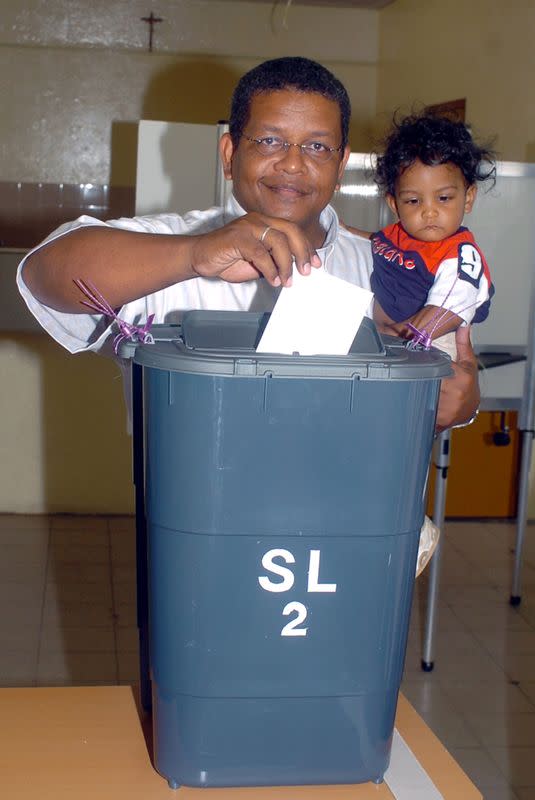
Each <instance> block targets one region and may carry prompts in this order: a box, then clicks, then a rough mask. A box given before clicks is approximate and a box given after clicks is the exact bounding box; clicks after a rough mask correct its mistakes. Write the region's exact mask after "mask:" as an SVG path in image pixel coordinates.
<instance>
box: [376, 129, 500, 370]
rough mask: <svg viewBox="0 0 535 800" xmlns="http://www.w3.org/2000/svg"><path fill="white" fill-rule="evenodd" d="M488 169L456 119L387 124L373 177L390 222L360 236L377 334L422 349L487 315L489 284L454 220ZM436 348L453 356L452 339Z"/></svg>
mask: <svg viewBox="0 0 535 800" xmlns="http://www.w3.org/2000/svg"><path fill="white" fill-rule="evenodd" d="M495 172H496V168H495V165H494V155H493V153H492V152H491V151H490V150H488V149H486V148H484V147H481V146H479V145H477V144H476V143H475V142H474V140H473V139H472V137H471V135H470V132H469V131H468V129H467V128H466V126H465V125H464V124H463V123H462V122H454V121H453V120H451V119H448V118H446V117H441V116H436V115H433V114H420V115H412V116H409V117H406V118H405V119H402V120H401V122H399V123H394V127H393V129H392V131H391V132H390V134H389V135H388V136H387V138H386V141H385V148H384V151H383V153H382V154H381V155H379V156H378V158H377V166H376V176H375V179H376V182H377V184H378V186H379V187H380V189H382V191H383V192H384V194H385V199H386V202H387V204H388V207H389V208H390V209H391V211H392V212H393V213H394V214H396V216H397V218H398V222H396V223H395V224H393V225H389V226H388V227H387V228H385V229H384V230H382V231H379V232H378V233H374V234H371V235H370V234H365V235H367V236H369V238H370V239H371V244H372V252H373V273H372V277H371V288H372V291H373V292H374V295H375V299H374V320H375V322H376V324H377V326H378V328H379V329H380V330H382V331H383V332H385V333H390V334H394V335H397V336H403V337H404V338H407V339H413V340H414V341H415V342H417V343H421V344H424V346H426V347H428V346H429V345H430V344H431V342H432V340H434V339H436V338H437V337H441V336H442V335H443V334H445V333H448V332H450V331H455V330H456V328H458V327H459V325H462V324H468V323H470V322H482V321H483V320H484V319H485V318H486V317H487V315H488V311H489V305H490V298H491V297H492V295H493V294H494V287H493V286H492V283H491V280H490V274H489V270H488V266H487V262H486V261H485V257H484V255H483V253H482V252H481V250H480V249H479V247H478V246H477V244H476V242H475V240H474V237H473V236H472V234H471V233H470V231H469V230H468V229H467V228H464V227H461V223H462V221H463V217H464V215H465V214H468V213H469V212H470V211H471V210H472V206H473V204H474V200H475V197H476V192H477V189H476V184H477V182H478V181H484V180H487V179H489V178H491V179H492V180H494V176H495ZM447 339H450V343H449V344H448V342H447ZM440 345H443V348H444V349H446V350H447V352H449V353H450V355H451V356H452V358H454V357H455V337H454V335H453V334H451V335H450V336H449V337H446V339H445V340H443V341H442V342H440V343H439V346H440ZM452 348H453V349H452Z"/></svg>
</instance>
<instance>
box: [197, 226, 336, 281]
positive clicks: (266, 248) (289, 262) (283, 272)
mask: <svg viewBox="0 0 535 800" xmlns="http://www.w3.org/2000/svg"><path fill="white" fill-rule="evenodd" d="M294 260H295V264H296V266H297V269H298V270H299V272H300V273H301V274H302V275H308V273H309V272H310V269H311V267H319V266H321V260H320V258H319V256H318V254H317V253H316V250H315V249H314V248H313V247H312V246H311V245H310V243H309V241H308V239H307V237H306V236H305V235H304V233H303V232H302V231H301V229H300V228H299V227H298V226H297V225H295V224H294V223H292V222H288V221H287V220H283V219H275V218H274V217H267V216H265V215H264V214H256V213H253V214H246V215H245V216H244V217H240V218H239V219H236V220H233V221H232V222H230V223H229V224H228V225H225V226H224V227H223V228H219V229H218V230H216V231H213V232H211V233H206V234H203V235H201V236H195V237H192V249H191V266H192V269H193V270H194V272H195V274H197V275H201V276H203V277H219V278H222V279H223V280H225V281H229V282H230V283H241V282H242V281H247V280H254V279H256V278H259V277H260V276H263V277H264V278H265V279H266V280H267V281H268V282H269V283H270V284H271V285H272V286H281V285H282V286H290V284H291V277H292V266H293V261H294Z"/></svg>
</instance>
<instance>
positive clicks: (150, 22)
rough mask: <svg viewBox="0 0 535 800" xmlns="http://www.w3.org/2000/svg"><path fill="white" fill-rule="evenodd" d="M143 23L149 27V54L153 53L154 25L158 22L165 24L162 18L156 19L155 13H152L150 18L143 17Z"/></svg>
mask: <svg viewBox="0 0 535 800" xmlns="http://www.w3.org/2000/svg"><path fill="white" fill-rule="evenodd" d="M141 21H142V22H146V23H147V24H148V25H149V28H150V31H149V53H152V34H153V33H154V25H155V24H156V23H157V22H163V20H162V18H161V17H155V16H154V12H152V11H151V12H150V17H141Z"/></svg>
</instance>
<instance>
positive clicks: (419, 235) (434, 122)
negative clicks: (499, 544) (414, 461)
mask: <svg viewBox="0 0 535 800" xmlns="http://www.w3.org/2000/svg"><path fill="white" fill-rule="evenodd" d="M495 172H496V168H495V165H494V154H493V153H492V152H491V151H490V150H489V149H486V148H484V147H480V146H479V145H477V144H476V143H475V142H474V141H473V139H472V137H471V135H470V132H469V131H468V129H467V128H466V126H465V125H463V123H461V122H454V121H453V120H451V119H448V118H446V117H440V116H436V115H433V114H420V115H412V116H409V117H406V118H405V119H402V120H401V122H399V123H396V122H395V123H394V127H393V129H392V131H391V132H390V134H389V135H388V136H387V138H386V141H385V147H384V151H383V153H382V154H381V155H379V156H378V158H377V165H376V175H375V180H376V183H377V184H378V186H379V188H380V189H382V191H383V192H384V194H385V199H386V202H387V204H388V207H389V208H390V210H391V211H392V212H393V213H394V214H395V215H396V216H397V218H398V222H396V223H395V224H393V225H389V226H388V227H387V228H385V229H384V230H382V231H379V232H378V233H374V234H363V232H362V231H357V232H358V233H360V234H361V235H365V236H368V237H369V238H370V239H371V245H372V253H373V273H372V276H371V288H372V291H373V293H374V309H373V317H374V320H375V323H376V324H377V327H378V328H379V330H381V331H383V332H385V333H390V334H394V335H397V336H403V337H404V338H406V339H412V340H413V341H414V342H415V343H419V344H423V345H424V347H429V346H430V345H431V343H432V342H434V340H435V339H437V337H438V341H437V342H434V343H435V344H436V345H437V346H439V347H441V349H443V350H446V352H447V353H449V355H450V356H451V357H452V358H453V359H455V357H456V348H455V335H454V333H453V331H455V330H456V328H458V327H459V325H462V324H463V323H466V324H468V323H470V322H482V321H483V320H484V319H485V318H486V317H487V315H488V312H489V305H490V299H491V297H492V295H493V294H494V287H493V286H492V283H491V280H490V274H489V270H488V266H487V262H486V260H485V257H484V255H483V253H482V252H481V250H480V249H479V248H478V246H477V244H476V242H475V240H474V237H473V236H472V234H471V233H470V231H469V230H468V229H467V228H464V227H461V223H462V221H463V218H464V215H465V214H468V213H470V211H471V210H472V206H473V204H474V200H475V197H476V192H477V189H476V184H477V182H478V181H484V180H487V179H489V178H490V179H492V180H493V181H494V176H495ZM439 535H440V531H439V529H438V528H437V527H436V526H435V525H434V524H433V522H432V521H431V520H430V519H429V518H428V517H426V518H425V521H424V525H423V527H422V530H421V533H420V546H419V550H418V563H417V568H416V574H417V575H419V574H420V572H422V570H423V569H424V568H425V566H426V565H427V563H428V562H429V560H430V558H431V556H432V554H433V552H434V550H435V549H436V546H437V544H438V539H439Z"/></svg>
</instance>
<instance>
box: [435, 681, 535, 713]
mask: <svg viewBox="0 0 535 800" xmlns="http://www.w3.org/2000/svg"><path fill="white" fill-rule="evenodd" d="M442 688H443V690H444V693H445V694H446V695H447V696H448V697H449V698H450V700H451V703H452V704H453V706H454V707H455V708H456V709H457V711H459V712H461V713H462V712H463V711H465V710H468V711H478V712H479V711H481V712H485V711H487V712H492V713H495V714H507V713H515V712H516V713H528V712H533V710H534V705H533V703H531V702H530V700H528V698H527V697H526V696H525V694H523V692H521V691H520V689H519V687H518V686H513V685H511V684H508V683H503V684H500V683H478V681H477V676H474V678H473V681H472V682H467V683H464V684H450V683H445V684H442Z"/></svg>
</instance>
